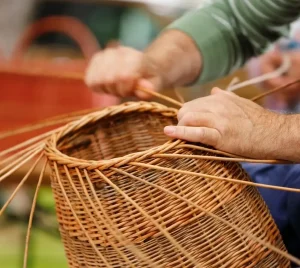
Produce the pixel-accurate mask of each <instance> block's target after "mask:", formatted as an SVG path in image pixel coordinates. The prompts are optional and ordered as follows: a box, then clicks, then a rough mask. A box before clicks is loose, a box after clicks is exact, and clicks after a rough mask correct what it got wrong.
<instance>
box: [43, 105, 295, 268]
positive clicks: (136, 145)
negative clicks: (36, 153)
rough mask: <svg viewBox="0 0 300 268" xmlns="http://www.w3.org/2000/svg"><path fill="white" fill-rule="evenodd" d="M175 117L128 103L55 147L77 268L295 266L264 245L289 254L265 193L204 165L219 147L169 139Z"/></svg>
mask: <svg viewBox="0 0 300 268" xmlns="http://www.w3.org/2000/svg"><path fill="white" fill-rule="evenodd" d="M176 115H177V110H176V109H173V108H168V107H166V106H164V105H161V104H157V103H148V102H147V103H145V102H134V103H126V104H122V105H119V106H115V107H110V108H106V109H104V110H102V111H99V112H96V113H92V114H89V115H87V116H85V117H83V118H81V119H80V120H78V121H76V122H73V123H70V124H68V125H67V126H65V127H64V128H62V129H61V130H60V131H58V132H57V133H55V134H54V135H53V136H52V137H51V139H50V140H49V141H48V142H47V144H46V148H45V150H46V155H47V157H48V160H49V163H50V166H51V173H52V175H51V181H52V188H53V192H54V196H55V200H56V210H57V217H58V221H59V224H60V232H61V236H62V240H63V243H64V247H65V251H66V255H67V258H68V261H69V266H70V267H73V268H75V267H78V268H79V267H80V268H84V267H114V268H117V267H120V268H121V267H230V268H231V267H238V268H241V267H262V268H266V267H276V268H278V267H289V266H290V262H289V261H288V260H287V259H286V258H284V257H282V256H281V254H278V252H277V253H276V252H274V251H273V250H271V249H270V248H268V246H266V245H263V243H260V242H259V241H263V242H264V243H265V244H268V243H269V244H268V245H273V246H274V247H276V248H278V249H280V250H281V251H283V252H286V250H285V247H284V245H283V243H282V240H281V236H280V233H279V231H278V229H277V227H276V225H275V223H274V221H273V219H272V217H271V215H270V214H269V211H268V209H267V207H266V205H265V203H264V201H263V200H262V198H261V196H260V195H259V192H258V191H257V189H256V188H255V187H253V186H249V185H245V184H237V183H234V182H232V181H230V179H236V180H240V181H250V179H249V177H248V175H247V174H246V173H245V172H244V171H243V169H242V168H241V166H240V165H239V164H238V163H236V162H230V161H216V160H209V159H208V158H205V156H217V153H216V151H215V150H213V149H211V148H208V147H204V146H202V145H200V144H191V143H187V142H184V141H180V140H172V141H170V140H168V138H167V137H166V136H165V135H164V134H163V127H164V126H166V125H170V124H174V123H176V122H177V118H176ZM189 156H190V157H189ZM201 156H203V158H201ZM197 157H198V158H197ZM221 177H222V178H225V180H220V179H218V178H221ZM226 179H227V180H226ZM241 230H242V231H241ZM247 233H251V234H252V236H253V237H257V238H258V239H259V241H258V240H253V239H252V238H253V237H249V236H248V235H247Z"/></svg>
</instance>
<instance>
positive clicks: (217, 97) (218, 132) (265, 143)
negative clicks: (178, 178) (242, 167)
mask: <svg viewBox="0 0 300 268" xmlns="http://www.w3.org/2000/svg"><path fill="white" fill-rule="evenodd" d="M285 133H286V130H285V128H284V116H283V115H279V114H275V113H273V112H270V111H268V110H265V109H263V108H262V107H260V106H259V105H257V104H255V103H254V102H252V101H250V100H247V99H244V98H241V97H238V96H237V95H235V94H233V93H229V92H226V91H223V90H221V89H218V88H214V89H213V90H212V95H211V96H208V97H204V98H200V99H196V100H193V101H191V102H188V103H186V104H184V106H183V107H182V108H181V109H180V110H179V113H178V125H177V126H167V127H166V128H165V134H167V135H168V136H170V137H172V138H178V139H183V140H187V141H191V142H200V143H203V144H207V145H211V146H213V147H215V148H216V149H219V150H223V151H226V152H229V153H233V154H237V155H241V156H245V157H251V158H260V159H262V158H264V159H273V158H278V157H279V158H280V157H281V155H280V153H282V154H283V151H284V148H281V147H280V146H283V145H282V144H281V140H280V137H281V135H283V136H284V134H285ZM299 140H300V139H299ZM280 149H281V152H280Z"/></svg>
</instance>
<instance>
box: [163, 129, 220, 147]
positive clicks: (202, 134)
mask: <svg viewBox="0 0 300 268" xmlns="http://www.w3.org/2000/svg"><path fill="white" fill-rule="evenodd" d="M164 132H165V134H166V135H168V136H169V137H171V138H176V139H181V140H186V141H190V142H200V143H203V144H206V145H210V146H213V147H217V145H218V144H219V143H220V140H221V135H220V133H219V132H218V131H217V130H216V129H213V128H207V127H185V126H167V127H165V129H164Z"/></svg>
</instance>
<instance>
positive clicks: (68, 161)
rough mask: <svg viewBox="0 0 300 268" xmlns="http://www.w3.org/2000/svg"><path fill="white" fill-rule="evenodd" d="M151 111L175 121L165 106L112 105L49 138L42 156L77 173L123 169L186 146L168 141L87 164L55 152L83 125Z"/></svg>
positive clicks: (71, 124) (170, 109)
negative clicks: (78, 170) (152, 156)
mask: <svg viewBox="0 0 300 268" xmlns="http://www.w3.org/2000/svg"><path fill="white" fill-rule="evenodd" d="M147 111H150V112H152V113H157V114H162V115H163V116H166V117H174V116H177V112H178V110H177V109H175V108H171V107H168V106H165V105H163V104H160V103H157V102H144V101H139V102H125V103H122V104H119V105H114V106H110V107H106V108H104V109H102V110H100V111H97V112H93V113H90V114H88V115H85V116H83V117H82V118H80V119H79V120H76V121H73V122H71V123H69V124H67V125H65V126H64V127H63V128H62V129H60V130H59V131H58V132H55V133H54V134H52V136H51V137H50V139H49V140H48V141H47V142H46V145H45V153H46V156H47V157H48V159H49V160H51V161H55V162H57V163H59V164H64V165H68V166H72V167H76V168H80V169H106V168H108V167H110V166H113V165H119V166H121V165H124V164H126V163H128V162H130V161H132V160H136V161H137V160H141V159H143V158H146V157H149V156H150V155H153V154H157V153H158V152H163V151H164V152H165V151H167V150H170V149H172V148H173V147H175V146H177V145H178V144H181V143H185V142H184V141H181V140H178V139H171V140H169V141H167V142H165V143H163V144H162V145H158V146H154V147H152V148H150V149H147V150H145V151H142V152H135V153H131V154H127V155H124V156H121V157H115V158H111V159H102V160H88V159H80V158H76V157H71V156H69V155H67V154H65V153H62V152H61V151H60V150H59V149H58V148H57V143H58V141H59V140H60V139H61V138H63V137H65V136H66V135H68V134H69V133H71V132H72V131H75V130H80V129H82V128H83V127H84V126H85V125H87V124H89V123H93V122H96V121H98V120H100V119H103V118H105V117H110V116H114V115H117V114H122V113H123V114H126V113H130V112H147Z"/></svg>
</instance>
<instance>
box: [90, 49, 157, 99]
mask: <svg viewBox="0 0 300 268" xmlns="http://www.w3.org/2000/svg"><path fill="white" fill-rule="evenodd" d="M86 83H87V85H88V86H89V87H90V88H91V89H93V90H94V91H97V92H105V93H110V94H113V95H117V96H120V97H127V96H133V95H136V96H137V97H139V98H141V99H147V98H149V96H147V95H146V94H145V93H144V92H143V91H136V88H137V87H138V86H141V87H146V88H148V89H152V90H155V89H156V88H160V87H161V83H162V81H161V77H160V75H159V71H158V67H157V66H156V65H155V63H154V62H152V61H151V59H150V58H149V57H147V55H146V54H144V53H142V52H139V51H137V50H135V49H132V48H128V47H115V48H108V49H105V50H103V51H100V52H98V54H96V55H95V56H94V58H93V59H92V61H91V63H90V65H89V67H88V69H87V75H86Z"/></svg>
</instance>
